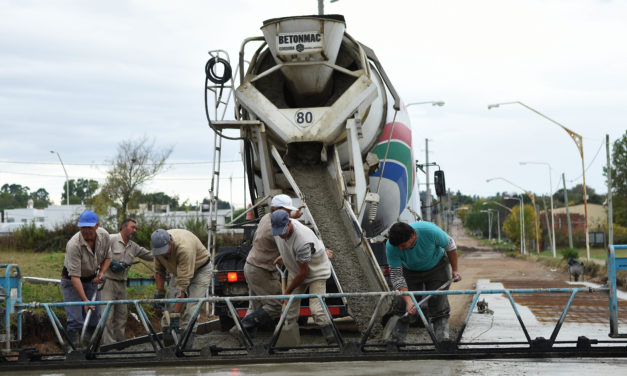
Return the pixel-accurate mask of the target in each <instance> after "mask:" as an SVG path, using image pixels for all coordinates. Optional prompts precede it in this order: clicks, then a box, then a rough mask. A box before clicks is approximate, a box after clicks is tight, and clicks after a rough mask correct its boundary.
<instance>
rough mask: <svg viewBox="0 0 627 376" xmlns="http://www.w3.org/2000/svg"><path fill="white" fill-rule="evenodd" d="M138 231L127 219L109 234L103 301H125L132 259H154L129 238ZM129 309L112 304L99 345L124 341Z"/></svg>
mask: <svg viewBox="0 0 627 376" xmlns="http://www.w3.org/2000/svg"><path fill="white" fill-rule="evenodd" d="M136 232H137V221H135V220H134V219H131V218H127V219H125V220H124V221H123V222H122V226H121V228H120V232H119V233H117V234H115V235H111V265H109V269H108V270H107V272H106V273H105V278H106V280H107V283H106V284H105V285H104V287H103V289H102V300H126V280H127V278H128V270H129V268H130V267H131V265H133V260H134V259H135V257H139V258H140V259H142V260H146V261H153V260H154V256H153V255H152V253H151V252H150V251H149V250H147V249H146V248H144V247H142V246H140V245H139V244H137V243H135V242H134V241H133V240H132V239H133V238H134V237H135V233H136ZM127 315H128V309H127V306H126V304H114V305H112V306H111V310H110V311H109V318H108V319H107V325H106V326H105V330H104V335H103V337H102V342H103V343H105V344H108V343H113V342H119V341H123V340H124V339H125V338H126V337H125V336H124V329H125V328H126V318H127Z"/></svg>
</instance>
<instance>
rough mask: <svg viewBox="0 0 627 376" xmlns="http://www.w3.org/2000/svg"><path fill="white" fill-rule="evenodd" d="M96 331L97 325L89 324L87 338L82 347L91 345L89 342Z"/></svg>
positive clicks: (84, 339) (86, 332) (86, 331)
mask: <svg viewBox="0 0 627 376" xmlns="http://www.w3.org/2000/svg"><path fill="white" fill-rule="evenodd" d="M95 331H96V327H95V326H88V327H87V329H86V330H85V338H83V342H82V343H81V347H87V346H88V345H89V342H90V341H91V337H92V336H93V335H94V332H95Z"/></svg>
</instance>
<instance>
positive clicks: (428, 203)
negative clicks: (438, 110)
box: [405, 101, 445, 222]
mask: <svg viewBox="0 0 627 376" xmlns="http://www.w3.org/2000/svg"><path fill="white" fill-rule="evenodd" d="M420 104H430V105H432V106H438V107H442V106H444V104H445V103H444V101H424V102H412V103H408V104H406V105H405V108H408V107H410V106H416V105H420ZM425 162H426V163H425V166H426V172H425V174H426V176H427V178H426V179H427V191H426V196H427V197H426V202H425V207H426V210H425V220H427V221H428V222H431V188H430V186H429V184H430V183H429V139H428V138H425ZM418 195H419V196H420V186H418Z"/></svg>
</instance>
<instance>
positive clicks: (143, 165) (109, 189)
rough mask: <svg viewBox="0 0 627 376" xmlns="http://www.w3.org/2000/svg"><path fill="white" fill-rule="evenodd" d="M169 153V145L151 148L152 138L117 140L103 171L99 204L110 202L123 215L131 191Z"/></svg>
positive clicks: (161, 166) (154, 171)
mask: <svg viewBox="0 0 627 376" xmlns="http://www.w3.org/2000/svg"><path fill="white" fill-rule="evenodd" d="M171 153H172V147H168V148H165V149H162V150H155V141H154V140H153V141H152V142H150V141H149V140H148V138H147V137H145V136H144V137H143V138H141V139H140V140H138V141H122V142H120V143H119V144H118V148H117V154H116V156H115V158H114V159H113V161H111V168H110V169H109V171H107V180H106V181H105V183H104V185H103V187H102V190H101V195H102V196H101V197H100V199H99V202H100V204H102V203H103V202H108V203H111V204H112V205H113V206H115V207H116V208H117V209H118V218H119V219H123V218H125V217H126V213H127V211H128V205H129V202H130V200H131V197H132V196H133V193H135V192H137V191H138V190H139V188H140V187H141V186H142V185H143V184H144V183H146V182H147V181H149V180H151V179H152V178H154V177H155V175H157V174H158V173H159V172H160V171H162V170H163V169H164V168H165V162H166V160H167V159H168V157H169V156H170V154H171ZM96 206H97V207H98V206H100V208H102V206H101V205H96Z"/></svg>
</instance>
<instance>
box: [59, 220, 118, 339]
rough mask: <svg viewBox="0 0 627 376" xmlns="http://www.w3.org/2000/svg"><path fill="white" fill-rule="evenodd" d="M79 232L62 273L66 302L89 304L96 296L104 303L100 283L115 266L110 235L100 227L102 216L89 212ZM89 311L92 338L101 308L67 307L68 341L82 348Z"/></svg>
mask: <svg viewBox="0 0 627 376" xmlns="http://www.w3.org/2000/svg"><path fill="white" fill-rule="evenodd" d="M78 228H79V232H78V233H76V234H75V235H74V236H73V237H72V238H71V239H70V241H68V242H67V245H66V247H65V261H64V262H63V270H62V271H61V291H62V292H63V300H64V301H65V302H81V301H83V302H88V301H90V299H91V298H92V297H93V296H94V294H96V300H100V296H99V292H98V284H100V283H102V282H103V276H104V274H105V272H106V271H107V269H108V268H109V264H110V263H111V251H110V247H109V245H110V244H109V233H108V232H107V230H105V229H103V228H100V227H99V223H98V215H96V213H94V212H93V211H91V210H85V211H84V212H83V213H81V215H80V217H79V218H78ZM89 310H93V311H94V313H95V314H92V315H91V318H90V320H89V323H88V324H87V335H88V338H89V337H91V334H92V333H93V332H94V330H95V329H96V325H97V324H98V320H99V319H100V307H96V306H89V305H85V306H65V314H66V316H67V333H68V339H69V340H70V341H71V342H72V343H73V344H74V345H75V346H77V345H79V340H80V332H81V329H82V327H83V324H84V322H85V316H86V314H87V312H88V311H89Z"/></svg>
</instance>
